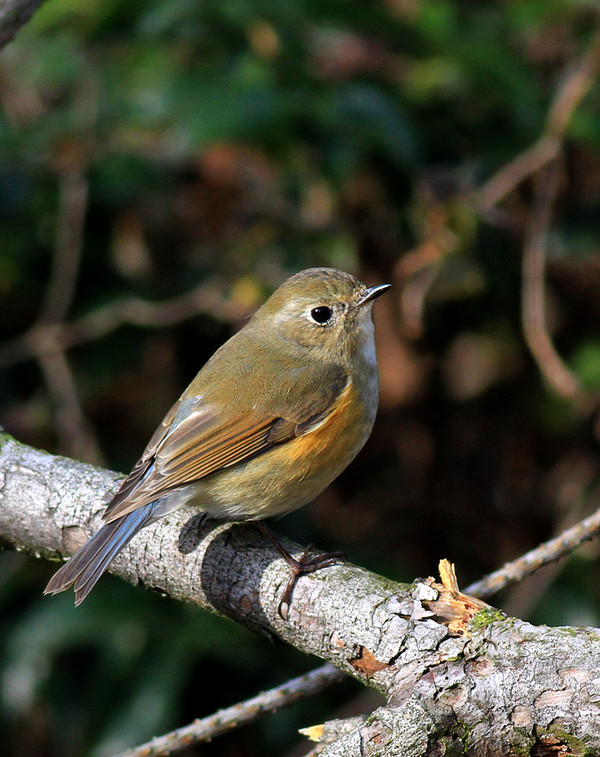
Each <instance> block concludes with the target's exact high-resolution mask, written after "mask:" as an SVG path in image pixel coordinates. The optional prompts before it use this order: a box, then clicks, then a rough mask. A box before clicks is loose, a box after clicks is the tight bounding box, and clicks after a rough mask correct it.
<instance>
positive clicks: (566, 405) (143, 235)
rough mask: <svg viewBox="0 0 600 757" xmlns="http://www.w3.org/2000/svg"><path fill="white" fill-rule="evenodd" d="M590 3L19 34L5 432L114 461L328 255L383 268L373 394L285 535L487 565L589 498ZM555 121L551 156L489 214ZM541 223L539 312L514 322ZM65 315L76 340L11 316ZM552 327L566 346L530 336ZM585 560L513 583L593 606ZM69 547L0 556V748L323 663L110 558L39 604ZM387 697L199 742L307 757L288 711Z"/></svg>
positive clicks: (595, 237) (593, 223)
mask: <svg viewBox="0 0 600 757" xmlns="http://www.w3.org/2000/svg"><path fill="white" fill-rule="evenodd" d="M593 5H594V4H593V3H589V4H586V3H573V2H572V1H571V0H546V2H543V3H540V2H539V0H523V1H522V2H517V1H514V2H508V1H505V2H497V1H495V2H486V1H485V0H474V1H473V2H469V1H468V0H385V1H384V0H382V1H381V2H361V1H359V0H353V1H352V2H343V1H342V0H318V2H316V1H311V0H295V1H294V2H284V1H283V0H265V2H250V1H249V0H205V1H204V2H192V1H191V0H150V1H149V2H148V1H146V0H144V1H143V2H142V1H141V0H138V1H137V2H136V1H134V2H129V3H124V2H112V1H108V0H103V2H89V3H85V4H84V3H76V2H74V1H73V0H47V2H46V4H45V5H44V6H43V7H42V9H41V10H40V11H39V12H38V14H37V15H36V16H35V17H34V19H33V20H32V22H31V23H30V24H28V26H26V27H24V28H23V29H22V31H21V32H20V33H19V35H18V37H17V39H16V41H15V42H13V43H11V44H10V45H9V46H8V47H7V48H5V50H4V51H3V52H2V54H1V55H0V107H1V115H0V224H1V233H2V244H1V246H0V308H1V314H2V315H1V318H0V340H1V341H0V368H1V370H0V423H2V425H4V426H5V428H6V429H7V430H8V431H9V432H10V433H12V434H13V435H15V436H16V437H17V438H18V439H20V440H22V441H25V442H27V443H29V444H32V445H35V446H38V447H42V448H44V449H48V450H51V451H53V452H59V453H62V454H66V455H70V456H74V457H78V458H81V459H85V460H88V461H91V462H96V463H98V464H103V465H106V466H108V467H111V468H114V469H117V470H121V471H124V472H126V471H128V470H129V469H130V467H131V466H132V465H133V463H134V462H135V461H136V459H137V457H138V455H139V454H140V452H141V450H142V449H143V447H144V446H145V444H146V442H147V441H148V439H149V437H150V435H151V433H152V431H153V430H154V428H155V426H156V425H157V423H158V422H159V421H160V420H161V418H162V416H163V414H164V413H165V412H166V410H167V409H168V408H169V407H170V405H171V404H172V402H173V401H174V400H175V399H176V398H177V397H178V396H179V394H180V393H181V391H182V390H183V389H184V388H185V386H186V385H187V383H188V382H189V381H190V380H191V378H192V377H193V376H194V375H195V373H196V372H197V370H198V369H199V368H200V366H201V365H202V364H203V363H204V361H205V360H206V359H207V358H208V357H209V356H210V355H211V354H212V352H213V351H214V350H215V349H216V348H217V347H218V346H219V345H220V344H221V343H222V342H223V341H224V340H225V339H226V338H227V337H228V336H229V335H231V334H232V333H233V332H234V331H235V330H236V329H237V328H239V327H240V326H241V325H242V324H243V323H244V322H245V320H246V318H247V317H248V315H249V313H251V311H252V310H253V309H255V308H256V307H257V306H258V305H259V304H260V303H261V302H262V301H263V300H264V299H265V298H266V297H267V296H268V295H269V294H270V292H271V291H273V289H274V288H275V287H276V286H277V285H278V284H279V283H280V282H281V281H282V280H283V279H284V278H286V277H287V276H288V275H290V274H292V273H294V272H296V271H298V270H300V269H302V268H305V267H309V266H313V265H331V266H336V267H339V268H342V269H344V270H348V271H351V272H353V273H356V274H357V275H359V276H361V277H362V278H363V280H365V281H366V282H368V283H369V284H374V283H382V282H391V283H393V285H394V286H393V289H392V290H391V291H390V292H389V293H388V294H387V295H386V296H385V297H384V298H382V299H381V300H379V301H378V303H377V305H376V307H375V310H376V323H377V337H378V355H379V364H380V372H381V402H380V412H379V416H378V419H377V422H376V426H375V429H374V431H373V434H372V437H371V439H370V440H369V442H368V444H367V446H366V447H365V449H364V450H363V452H362V453H361V454H360V456H359V457H358V458H357V460H356V461H355V462H354V463H353V464H352V465H351V466H350V468H349V469H348V470H347V471H346V472H345V473H344V474H343V475H342V476H340V478H339V479H338V481H336V482H335V484H334V485H333V486H331V487H330V488H329V489H328V490H327V491H326V492H324V493H323V494H322V495H321V496H320V497H319V498H318V500H317V501H316V502H315V503H314V504H312V505H310V506H309V507H308V508H305V509H303V510H302V511H300V512H297V513H294V514H292V515H290V516H287V517H286V518H285V519H283V520H281V521H280V522H278V523H276V524H275V528H276V529H277V530H280V531H282V532H283V533H285V534H287V535H288V536H290V537H292V538H294V539H296V540H298V541H301V542H306V543H308V542H310V541H315V542H316V543H317V544H318V545H319V547H321V548H325V549H343V550H345V551H346V553H347V554H348V556H349V559H350V560H352V561H353V562H356V563H358V564H360V565H363V566H365V567H367V568H369V569H371V570H375V571H378V572H381V573H383V574H385V575H387V576H389V577H390V578H393V579H397V580H400V581H404V580H412V579H413V578H414V577H416V576H426V575H432V574H435V572H436V566H437V562H438V560H439V559H440V558H441V557H447V558H449V559H451V560H452V561H453V562H455V563H456V566H457V573H458V577H459V581H460V583H461V585H462V586H466V585H467V584H468V583H469V582H470V581H471V580H475V579H477V578H479V577H481V576H482V575H483V574H484V573H485V572H487V571H490V570H493V569H495V568H497V567H499V566H501V565H502V564H503V562H505V561H506V560H509V559H512V558H515V557H517V556H518V555H520V554H521V553H523V552H524V551H526V550H528V549H531V548H532V547H534V546H536V545H537V544H538V543H539V542H540V541H542V540H545V539H547V538H549V537H551V536H552V535H553V534H556V533H558V532H560V531H561V530H562V529H563V528H565V527H566V526H567V525H570V524H572V523H574V522H576V521H577V520H579V519H580V518H582V517H584V516H585V515H586V514H589V513H590V512H592V511H593V510H594V509H595V508H596V507H597V506H598V491H599V490H598V485H599V482H600V479H599V473H600V464H599V455H598V451H599V450H598V445H599V438H598V430H599V427H598V420H597V402H596V395H597V392H598V389H599V388H600V332H599V329H598V317H599V311H600V249H599V240H600V212H599V211H600V86H599V85H598V83H597V82H596V81H595V79H594V75H595V69H594V66H595V65H597V64H596V63H595V62H594V61H592V62H591V64H590V65H591V69H590V70H591V77H590V78H589V81H588V82H587V84H586V87H585V90H586V92H585V97H584V98H583V99H582V100H581V102H577V103H576V106H575V105H572V106H570V105H569V104H568V103H567V104H566V105H565V104H564V103H562V105H561V104H560V103H559V104H558V106H556V107H557V108H558V111H559V116H560V114H561V113H563V114H564V113H565V112H567V115H568V118H566V119H565V123H564V124H563V125H562V127H561V126H560V125H559V127H556V124H555V122H553V121H552V118H550V121H549V120H548V119H549V115H548V114H549V113H552V112H555V111H553V110H552V108H553V103H554V104H555V105H556V102H557V101H556V94H557V92H559V91H560V88H561V87H562V86H565V82H568V81H569V76H570V75H572V73H573V71H574V70H575V69H576V68H577V66H580V65H581V62H582V60H583V61H585V57H584V56H585V55H586V51H587V50H589V49H591V48H592V47H593V46H594V45H598V41H597V34H598V33H597V31H596V26H597V17H596V14H595V12H593V11H592V6H593ZM595 35H596V36H595ZM584 66H585V63H584ZM561 108H562V110H561ZM558 120H559V121H560V118H559V119H558ZM549 123H550V126H548V124H549ZM552 124H554V126H552ZM549 128H550V129H552V128H555V129H556V132H557V133H558V132H560V133H558V137H559V138H560V140H561V143H562V145H561V150H560V154H559V156H558V158H557V160H555V161H554V162H553V163H551V164H550V166H549V167H548V166H546V167H545V168H540V170H539V171H537V170H536V165H535V164H534V163H531V161H530V163H531V165H529V164H528V166H529V167H528V168H527V169H526V170H525V171H524V178H523V181H521V182H516V181H512V183H511V180H510V176H514V171H513V173H512V174H511V173H510V172H509V180H508V182H507V183H506V188H505V191H504V192H501V193H500V194H499V195H498V196H497V197H496V198H495V201H494V202H492V203H488V204H487V205H486V204H485V202H483V201H482V194H481V193H480V192H479V190H480V188H481V187H484V186H485V185H486V182H487V181H488V180H489V179H490V178H491V177H493V176H497V175H498V174H497V172H498V171H499V170H500V169H502V168H503V167H504V166H506V165H507V164H509V161H511V160H513V159H514V158H516V157H517V156H519V155H525V156H526V158H527V155H528V154H527V153H524V151H525V150H527V148H528V147H529V146H530V145H532V144H533V143H535V142H536V140H537V139H538V138H539V137H540V135H542V134H543V133H544V132H545V130H546V131H548V129H549ZM536 177H537V178H536ZM488 186H489V185H488ZM544 203H547V204H548V206H551V207H550V209H551V214H550V216H549V217H548V218H544ZM546 209H548V208H546ZM536 221H539V224H538V225H539V227H540V229H541V231H540V234H539V235H538V237H536V239H535V242H536V244H535V245H533V248H535V249H537V250H539V251H542V252H543V253H544V256H545V258H546V264H547V270H546V277H545V282H544V280H543V279H542V278H540V277H539V276H538V278H537V283H538V284H539V283H540V282H543V283H544V297H545V302H546V309H545V319H546V320H545V324H544V323H543V322H542V323H541V325H540V322H539V321H537V322H536V321H534V327H533V331H532V332H531V333H530V334H529V336H526V332H524V329H523V325H522V307H521V299H522V297H523V298H524V299H525V301H526V302H527V303H528V307H529V306H531V307H532V308H533V314H534V317H535V315H536V314H537V315H538V316H539V315H540V313H542V312H543V311H542V310H541V309H540V307H539V302H538V305H537V309H536V301H535V297H534V294H533V293H532V292H533V287H534V285H535V282H534V284H533V285H532V283H531V281H529V282H528V283H526V284H525V285H524V283H523V282H524V279H523V277H522V273H521V269H522V264H523V256H524V254H527V253H524V250H525V251H526V250H527V249H528V248H527V245H526V242H527V239H528V238H530V237H531V234H532V233H533V231H534V226H535V224H536ZM536 245H537V247H536ZM535 249H534V251H535ZM530 253H531V250H530ZM196 289H198V296H197V297H196V299H190V298H188V297H186V293H189V292H193V291H194V290H196ZM153 303H166V304H163V305H162V306H153ZM88 316H90V317H91V318H93V320H90V319H89V318H88ZM535 323H537V326H536V325H535ZM49 326H56V330H55V332H54V333H56V334H58V335H59V337H60V338H62V339H63V340H65V341H66V346H65V348H64V350H59V351H58V352H56V351H54V352H44V350H42V349H40V346H39V344H40V342H39V340H38V342H35V340H32V339H28V340H27V339H24V338H23V335H24V334H27V333H28V332H29V333H37V334H39V333H40V330H39V329H40V327H45V328H46V329H47V328H48V327H49ZM32 328H33V329H34V331H33V332H30V331H29V330H30V329H32ZM35 329H37V331H36V330H35ZM546 330H547V334H548V335H549V336H550V337H551V339H552V340H553V342H554V345H555V346H556V348H557V350H558V353H559V354H560V356H561V359H562V361H563V363H562V364H561V363H555V362H553V360H551V359H548V360H542V361H541V362H540V361H539V360H535V359H534V358H533V357H532V353H531V350H530V347H529V345H528V341H529V342H530V343H532V342H535V340H536V339H537V338H541V339H543V338H544V336H545V335H546ZM43 333H44V338H43V340H42V344H43V345H45V346H46V347H47V346H48V344H49V341H48V340H49V336H48V334H49V332H48V330H46V331H44V332H43ZM36 345H37V346H36ZM563 370H565V371H568V373H565V376H566V377H567V378H566V380H565V381H563V382H562V383H561V376H562V375H563V373H562V371H563ZM569 382H570V383H569ZM23 506H24V507H26V503H23ZM597 553H598V545H597V543H595V542H591V543H588V544H586V545H585V546H584V547H582V548H581V549H579V550H578V552H577V554H576V555H575V556H573V557H571V558H569V559H567V560H563V561H562V562H561V563H560V564H559V565H558V566H551V567H550V568H547V569H545V570H544V571H541V572H540V573H539V574H537V575H536V576H535V577H533V578H531V579H529V580H527V581H525V582H524V583H523V584H522V585H520V586H519V587H518V588H516V589H512V590H508V591H506V592H505V593H504V594H503V595H501V596H500V597H496V598H494V600H493V601H494V602H495V604H497V605H498V606H500V607H502V608H503V609H505V610H506V611H507V612H510V613H514V614H518V615H519V616H521V617H524V618H527V619H530V620H531V621H533V622H545V623H549V624H596V625H597V624H598V623H599V622H600V617H599V616H600V602H599V593H598V588H597V587H598V580H599V578H600V575H599V569H598V563H597V559H596V558H597ZM55 567H56V566H55V565H51V564H49V563H47V562H44V561H39V560H38V561H36V560H35V559H33V558H29V557H26V556H25V555H22V554H17V553H10V552H5V553H1V554H0V732H1V733H2V734H3V735H2V750H3V754H7V755H17V754H18V755H23V754H27V755H48V756H49V757H51V756H52V757H54V756H55V755H60V756H61V757H75V756H78V755H96V756H98V757H99V756H101V755H102V756H106V755H110V754H114V753H115V752H117V751H119V750H120V749H124V748H126V747H128V746H133V745H135V744H136V743H139V742H141V741H143V740H145V739H147V738H149V737H150V736H152V735H153V734H155V733H161V732H163V731H165V730H167V729H170V728H173V727H176V726H178V725H183V724H185V723H187V722H188V721H190V720H192V719H193V718H195V717H199V716H202V715H206V714H210V713H212V712H213V711H214V710H216V709H217V708H219V707H224V706H227V705H229V704H233V703H234V702H236V701H238V700H240V699H242V698H244V697H248V696H251V695H253V694H255V693H256V692H257V691H259V690H260V689H265V688H268V687H270V686H273V685H276V684H279V683H282V682H284V681H285V680H286V679H287V678H289V677H291V676H294V675H297V674H299V673H300V672H303V671H305V670H308V669H310V668H311V667H313V666H314V665H316V664H317V661H315V660H311V659H308V658H306V657H305V656H303V655H301V654H300V653H298V652H296V651H295V650H293V649H289V648H286V647H284V646H282V645H274V644H272V643H270V642H269V641H268V640H266V639H263V638H260V637H258V636H255V635H252V634H250V633H249V632H247V631H245V630H244V629H242V628H239V627H237V626H234V625H233V624H231V623H229V622H227V621H224V620H220V619H217V618H214V617H212V616H210V615H208V614H207V613H203V612H200V611H198V610H196V609H194V608H192V607H187V606H182V605H179V604H177V603H175V602H172V601H170V600H167V599H163V598H160V597H158V596H154V595H152V594H151V593H149V592H144V591H141V590H136V589H133V588H132V587H129V586H128V585H125V584H124V583H122V582H120V581H118V580H116V579H114V578H112V577H110V576H106V577H104V578H103V579H102V580H101V582H100V584H99V585H98V587H97V588H96V589H95V590H94V592H93V593H92V594H91V596H90V598H89V599H88V600H87V601H86V602H85V603H84V604H83V605H82V606H81V607H80V608H78V609H77V610H75V609H74V607H73V598H72V595H71V594H63V595H60V596H57V597H55V598H48V597H45V598H44V597H42V590H43V587H44V586H45V583H46V582H47V580H48V579H49V577H50V575H51V574H52V572H53V571H54V569H55ZM372 706H373V703H372V702H369V701H366V700H365V699H364V692H363V690H362V689H360V687H358V685H355V684H354V683H353V682H349V683H348V684H347V685H345V686H342V687H338V688H337V689H335V690H332V691H330V692H329V693H328V694H327V695H323V696H322V697H318V698H315V699H313V700H311V701H310V702H308V703H305V704H303V705H300V706H296V707H295V708H294V709H293V710H292V711H288V712H282V713H280V714H278V715H276V716H272V717H270V718H267V719H266V720H265V721H264V722H262V723H261V724H259V725H256V726H252V727H250V728H247V729H244V730H242V731H240V732H239V733H236V734H234V735H232V736H228V737H226V738H223V739H220V740H218V741H217V742H215V743H214V744H212V745H209V746H206V747H202V748H199V749H197V750H192V751H191V752H190V754H202V755H224V756H225V757H237V756H238V755H248V756H249V757H254V755H267V757H268V756H269V755H292V754H297V753H298V752H294V751H293V750H294V748H297V745H298V743H300V739H299V737H298V736H297V735H296V729H297V728H298V727H302V726H307V725H311V724H314V723H319V722H323V721H324V720H326V719H328V718H331V717H334V716H340V715H341V714H343V713H345V712H348V711H353V710H357V709H358V710H360V708H361V707H362V708H369V707H372ZM294 745H296V747H295V746H294ZM304 749H305V751H306V750H307V749H308V747H307V746H306V745H305V746H304ZM300 753H301V752H300Z"/></svg>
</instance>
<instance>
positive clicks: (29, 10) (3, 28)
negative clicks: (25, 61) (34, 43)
mask: <svg viewBox="0 0 600 757" xmlns="http://www.w3.org/2000/svg"><path fill="white" fill-rule="evenodd" d="M42 2H43V0H3V2H2V4H0V48H2V47H4V46H5V45H7V44H8V43H9V42H10V41H11V40H12V39H14V37H15V34H16V33H17V32H18V31H19V29H20V28H21V27H22V26H24V25H25V24H26V23H27V22H28V21H29V19H30V18H31V16H33V14H34V13H35V12H36V10H37V9H38V8H39V7H40V5H41V4H42Z"/></svg>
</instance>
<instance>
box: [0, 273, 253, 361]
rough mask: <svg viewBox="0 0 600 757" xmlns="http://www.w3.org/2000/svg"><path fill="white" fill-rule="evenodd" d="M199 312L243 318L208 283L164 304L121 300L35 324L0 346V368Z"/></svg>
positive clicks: (227, 300)
mask: <svg viewBox="0 0 600 757" xmlns="http://www.w3.org/2000/svg"><path fill="white" fill-rule="evenodd" d="M200 313H209V314H211V315H214V316H216V317H218V318H222V319H223V320H226V321H234V320H237V319H239V318H241V317H242V315H243V313H242V310H241V308H240V307H239V306H237V305H236V304H235V303H233V302H232V301H231V300H230V299H228V298H226V297H225V296H224V295H223V294H222V293H221V292H220V290H219V288H218V287H217V286H216V285H215V284H214V283H211V282H208V283H203V284H201V285H199V286H197V287H194V288H193V289H191V290H190V291H189V292H185V294H181V295H177V296H176V297H173V298H171V299H168V300H164V301H163V302H149V301H148V300H143V299H140V298H138V297H124V298H121V299H118V300H114V301H113V302H110V303H108V304H107V305H103V306H102V307H99V308H97V309H96V310H94V311H92V312H91V313H87V314H86V315H84V316H82V317H81V318H78V319H76V320H74V321H71V322H70V323H60V324H50V325H36V326H35V327H33V328H32V329H30V330H29V331H28V332H26V333H25V334H22V335H20V336H18V337H15V338H14V339H11V340H9V341H6V342H5V343H4V344H2V345H0V369H2V368H8V367H10V366H12V365H16V364H17V363H20V362H22V361H24V360H30V359H31V358H35V357H37V356H38V355H39V354H41V353H42V352H44V351H49V352H53V351H55V350H56V349H62V348H65V349H68V348H70V347H74V346H76V345H79V344H84V343H86V342H91V341H94V340H96V339H99V338H100V337H103V336H106V335H107V334H109V333H110V332H112V331H115V330H116V329H117V328H119V327H120V326H124V325H125V324H131V325H133V326H141V327H143V328H164V327H166V326H170V325H172V324H175V323H180V322H181V321H185V320H187V319H188V318H192V317H194V316H196V315H199V314H200Z"/></svg>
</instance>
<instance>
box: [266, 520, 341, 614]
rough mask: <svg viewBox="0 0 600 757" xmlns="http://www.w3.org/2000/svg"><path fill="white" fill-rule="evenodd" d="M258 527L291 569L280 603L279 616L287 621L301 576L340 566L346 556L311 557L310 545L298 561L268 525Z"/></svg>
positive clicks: (331, 553) (339, 554) (312, 547)
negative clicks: (293, 593)
mask: <svg viewBox="0 0 600 757" xmlns="http://www.w3.org/2000/svg"><path fill="white" fill-rule="evenodd" d="M257 526H258V527H259V528H260V530H261V531H262V533H263V534H264V535H265V536H266V537H267V539H268V540H269V541H270V542H271V544H272V545H273V546H274V547H275V549H276V550H277V551H278V552H279V554H280V555H281V556H282V557H283V559H284V560H285V561H286V563H287V564H288V567H289V569H290V577H289V580H288V582H287V586H286V587H285V591H284V592H283V596H282V598H281V602H280V603H279V614H280V615H281V617H282V618H283V619H284V620H287V615H288V611H289V607H290V600H291V598H292V592H293V591H294V586H295V585H296V581H297V580H298V579H299V578H300V576H306V575H308V574H309V573H313V572H314V571H315V570H320V569H321V568H328V567H329V566H331V565H336V564H338V563H339V562H340V561H342V562H345V561H346V555H345V554H344V553H343V552H325V553H323V554H321V555H314V556H313V557H310V556H309V555H310V553H311V552H312V550H313V549H314V546H313V545H312V544H309V545H308V547H307V548H306V549H305V550H304V552H303V553H302V555H301V556H300V559H299V560H297V559H296V558H295V557H293V556H292V555H290V553H289V552H288V551H287V549H286V548H285V547H284V546H283V544H282V543H281V542H280V541H279V539H278V538H277V537H276V536H275V534H274V533H273V532H272V531H271V529H270V528H269V527H268V526H267V525H265V524H264V523H262V522H261V521H259V522H258V523H257Z"/></svg>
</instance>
